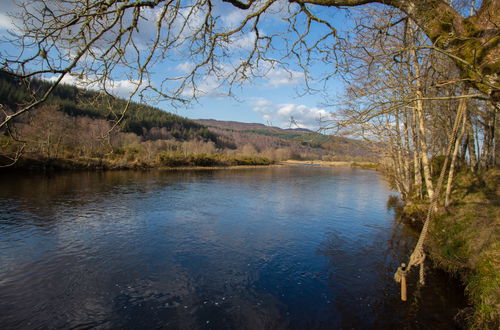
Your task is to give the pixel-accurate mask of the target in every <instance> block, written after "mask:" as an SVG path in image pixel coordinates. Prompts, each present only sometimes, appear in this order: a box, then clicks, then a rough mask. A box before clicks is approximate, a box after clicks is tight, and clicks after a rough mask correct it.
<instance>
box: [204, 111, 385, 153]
mask: <svg viewBox="0 0 500 330" xmlns="http://www.w3.org/2000/svg"><path fill="white" fill-rule="evenodd" d="M195 122H197V123H199V124H202V125H205V126H207V127H208V128H209V130H210V131H211V132H213V133H214V134H216V135H217V136H218V137H219V139H220V137H221V136H225V137H226V138H227V139H229V140H231V139H232V140H233V141H236V140H238V141H240V142H239V144H241V143H244V141H259V140H260V139H263V141H266V143H267V144H271V145H273V146H274V148H279V147H280V146H282V147H283V146H286V147H291V148H293V149H294V150H295V151H294V152H295V153H298V154H308V155H310V156H311V157H316V158H317V159H322V158H329V159H331V160H374V159H376V158H378V153H376V152H375V151H373V149H372V148H371V147H370V145H369V144H368V143H366V142H364V141H360V140H355V139H349V138H344V137H338V136H331V135H325V134H320V133H318V132H314V131H311V130H308V129H305V128H288V129H283V128H279V127H276V126H266V125H264V124H259V123H242V122H236V121H221V120H214V119H196V120H195ZM264 137H266V138H267V139H264ZM236 144H238V143H236ZM254 144H256V142H254ZM264 147H265V146H257V148H258V149H259V148H260V149H262V148H264Z"/></svg>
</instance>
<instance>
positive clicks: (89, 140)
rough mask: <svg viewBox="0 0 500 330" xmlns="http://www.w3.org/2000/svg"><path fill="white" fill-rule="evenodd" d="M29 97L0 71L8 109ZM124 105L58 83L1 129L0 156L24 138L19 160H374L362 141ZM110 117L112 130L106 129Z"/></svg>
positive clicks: (35, 83) (0, 91) (40, 87)
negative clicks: (38, 103)
mask: <svg viewBox="0 0 500 330" xmlns="http://www.w3.org/2000/svg"><path fill="white" fill-rule="evenodd" d="M29 87H30V90H34V91H36V93H40V94H41V93H43V92H44V91H46V90H47V89H48V88H49V87H50V84H49V83H48V82H47V81H43V80H32V81H30V86H29ZM30 97H31V96H30V93H29V90H28V87H27V86H25V85H24V84H22V83H21V82H19V81H17V80H16V79H15V78H13V77H12V76H10V75H8V74H6V73H2V72H1V71H0V100H1V104H2V105H3V106H4V108H6V111H7V112H9V110H15V109H17V108H18V107H19V106H20V104H22V103H23V102H26V100H29V99H30ZM125 105H126V101H125V100H122V99H114V98H111V97H110V96H103V95H102V93H98V92H95V91H87V90H82V89H79V88H77V87H75V86H72V85H60V86H58V87H57V88H56V89H55V90H54V92H53V93H52V94H51V96H50V97H49V99H48V100H47V102H45V103H44V104H43V105H41V106H40V107H38V108H37V109H33V110H31V111H29V112H28V113H26V114H24V115H22V116H19V117H18V118H16V120H15V121H14V122H13V124H14V125H13V126H12V127H13V128H14V130H12V132H14V133H15V134H14V135H15V136H11V135H9V134H10V133H9V134H7V131H5V132H4V134H3V136H0V139H1V140H2V142H3V143H4V145H5V146H6V147H5V148H4V151H3V152H0V159H3V161H2V163H8V162H9V159H10V158H12V157H13V155H16V154H17V151H18V150H19V148H21V147H22V148H24V147H23V146H22V145H23V144H22V143H21V142H20V141H26V147H25V148H24V153H23V157H27V158H30V159H54V158H58V159H61V158H62V159H99V161H100V160H101V159H107V160H108V161H109V162H112V163H113V164H117V166H127V164H130V163H146V164H153V165H154V164H157V163H158V162H159V159H163V160H162V163H163V164H167V165H171V164H177V163H179V164H181V163H182V164H186V163H188V162H187V160H186V159H184V158H185V157H188V156H187V155H217V157H219V156H220V157H222V156H224V157H225V156H228V157H233V156H250V157H254V158H265V159H268V160H273V161H281V160H286V159H295V160H318V159H319V160H341V161H346V160H355V161H365V160H375V159H376V158H377V154H376V153H374V152H373V151H372V150H371V149H370V148H369V146H368V145H367V144H366V143H364V142H362V141H357V140H351V139H346V138H341V137H332V136H327V135H323V134H319V133H317V132H313V131H310V130H306V129H281V128H278V127H271V126H266V125H263V124H249V123H240V122H229V121H216V120H209V119H207V120H197V121H194V120H190V119H187V118H184V117H181V116H178V115H174V114H171V113H168V112H165V111H163V110H160V109H158V108H154V107H151V106H148V105H142V104H137V103H132V104H131V105H130V107H129V109H128V110H127V111H126V112H125V113H124V114H123V118H122V119H121V120H120V121H118V119H120V117H121V116H122V112H123V109H124V108H125ZM117 122H118V125H119V127H118V129H113V126H114V125H115V124H116V123H117ZM110 132H111V134H110ZM9 150H10V151H9ZM167 156H168V157H167ZM169 157H170V158H169ZM180 158H182V159H180ZM205 161H206V159H204V162H205ZM224 161H225V162H227V161H226V160H224ZM206 163H210V164H211V163H213V162H212V160H210V161H206Z"/></svg>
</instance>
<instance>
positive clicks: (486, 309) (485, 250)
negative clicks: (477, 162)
mask: <svg viewBox="0 0 500 330" xmlns="http://www.w3.org/2000/svg"><path fill="white" fill-rule="evenodd" d="M455 185H456V187H455V189H454V195H453V200H454V203H452V205H450V207H449V208H448V209H446V210H444V209H441V210H440V211H439V212H438V214H437V215H436V216H435V217H434V218H433V220H432V222H431V225H430V229H429V235H428V239H427V241H426V243H425V244H426V250H427V252H428V255H429V256H430V258H431V259H432V260H433V261H434V263H435V264H436V265H437V266H438V267H440V268H442V269H444V270H445V271H447V272H449V273H452V274H455V275H457V276H459V277H460V278H461V280H462V281H463V283H464V284H465V286H466V294H467V296H468V298H469V301H470V303H471V305H472V309H470V310H464V311H463V312H462V313H461V314H460V315H459V317H460V318H461V319H463V320H464V321H465V322H466V323H467V324H468V327H470V328H471V329H498V328H499V327H500V217H499V215H500V207H499V206H500V199H499V196H500V170H499V169H494V170H490V171H488V172H486V173H483V174H481V175H476V174H472V173H461V174H460V175H459V176H457V180H456V182H455ZM418 209H420V210H424V209H425V208H424V207H422V205H419V206H416V205H411V204H410V205H408V206H407V207H406V215H408V214H410V218H412V219H415V218H418V216H416V214H418V211H417V210H418Z"/></svg>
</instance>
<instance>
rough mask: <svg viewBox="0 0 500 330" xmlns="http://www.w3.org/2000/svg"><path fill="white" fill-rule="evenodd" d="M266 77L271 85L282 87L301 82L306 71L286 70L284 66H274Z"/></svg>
mask: <svg viewBox="0 0 500 330" xmlns="http://www.w3.org/2000/svg"><path fill="white" fill-rule="evenodd" d="M265 77H266V79H267V84H268V85H269V86H271V87H280V86H286V85H296V84H299V83H300V82H301V80H302V79H303V78H304V73H303V72H299V71H294V70H285V69H282V68H278V69H275V68H273V69H271V70H270V71H269V72H268V73H267V74H266V76H265Z"/></svg>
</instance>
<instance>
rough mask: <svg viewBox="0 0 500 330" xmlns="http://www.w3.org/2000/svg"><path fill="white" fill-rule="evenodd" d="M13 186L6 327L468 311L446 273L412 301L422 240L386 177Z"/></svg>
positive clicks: (433, 276) (315, 322)
mask: <svg viewBox="0 0 500 330" xmlns="http://www.w3.org/2000/svg"><path fill="white" fill-rule="evenodd" d="M0 180H1V181H0V182H1V185H0V210H2V211H1V214H0V328H2V329H44V328H64V329H67V328H78V329H81V328H93V327H98V328H122V329H123V328H128V329H138V328H146V329H153V328H167V329H392V328H398V329H454V328H455V327H456V325H455V323H454V316H455V314H456V313H457V312H458V310H459V309H461V308H464V307H465V305H464V303H465V302H464V297H463V288H462V287H460V285H459V284H458V281H457V280H455V279H452V278H450V277H448V276H447V275H446V274H443V273H442V272H440V271H438V270H434V269H428V272H427V285H426V286H424V287H418V286H417V285H416V276H414V275H416V274H413V275H412V276H411V277H410V278H409V298H408V301H407V302H406V303H403V302H401V301H400V299H399V288H398V286H397V284H396V283H395V282H394V281H393V278H392V277H393V273H394V270H395V269H396V268H397V265H398V263H401V262H404V261H406V259H407V256H408V254H409V252H410V251H411V249H412V248H413V246H414V243H415V235H414V233H412V231H411V230H409V229H408V228H407V227H406V226H404V225H403V224H401V223H399V222H398V221H396V220H395V219H394V214H393V211H392V210H389V209H388V208H387V206H386V205H387V200H388V197H389V196H390V195H391V194H395V192H393V191H391V190H390V189H389V187H388V186H387V184H386V182H385V181H384V180H383V178H382V177H381V176H380V174H379V173H377V172H374V171H369V170H361V169H352V168H347V167H346V168H343V167H337V168H320V167H276V168H261V169H230V170H229V169H225V170H204V171H173V172H172V171H170V172H169V171H145V172H140V171H123V172H122V171H111V172H78V173H57V174H53V175H50V176H46V175H33V174H8V175H2V176H1V177H0ZM414 273H416V271H415V272H414Z"/></svg>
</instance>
